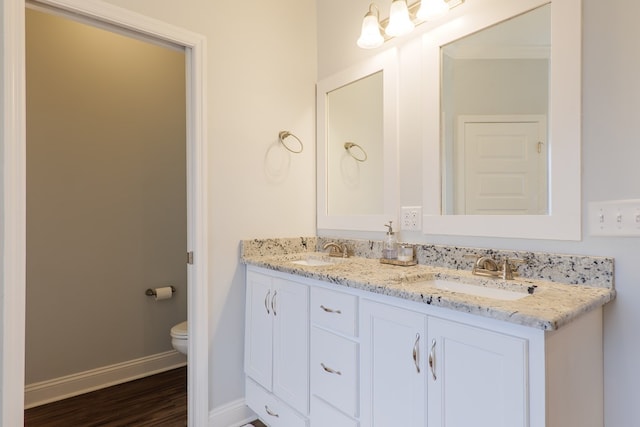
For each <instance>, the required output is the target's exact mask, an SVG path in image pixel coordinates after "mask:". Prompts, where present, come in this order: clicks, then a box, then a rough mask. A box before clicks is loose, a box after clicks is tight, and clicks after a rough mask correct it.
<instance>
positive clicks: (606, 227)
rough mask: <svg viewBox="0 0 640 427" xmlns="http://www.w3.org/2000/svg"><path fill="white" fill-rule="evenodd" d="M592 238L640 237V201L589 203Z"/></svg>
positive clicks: (589, 222)
mask: <svg viewBox="0 0 640 427" xmlns="http://www.w3.org/2000/svg"><path fill="white" fill-rule="evenodd" d="M588 224H589V234H590V235H592V236H620V237H624V236H630V237H633V236H640V199H633V200H609V201H604V202H589V220H588Z"/></svg>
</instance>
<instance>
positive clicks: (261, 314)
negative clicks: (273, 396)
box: [244, 271, 273, 390]
mask: <svg viewBox="0 0 640 427" xmlns="http://www.w3.org/2000/svg"><path fill="white" fill-rule="evenodd" d="M246 292H247V295H246V311H245V315H246V318H245V322H246V323H245V333H244V371H245V373H246V374H247V375H248V376H250V377H251V378H253V379H254V380H255V381H256V382H257V383H258V384H260V385H261V386H262V387H264V388H266V389H267V390H271V378H272V375H271V373H272V366H273V363H272V360H273V359H272V354H273V339H272V337H273V331H272V329H273V320H272V319H273V316H272V314H271V311H272V308H271V297H272V290H271V278H270V277H269V276H265V275H263V274H259V273H255V272H253V271H248V272H247V288H246Z"/></svg>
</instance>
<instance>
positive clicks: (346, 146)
mask: <svg viewBox="0 0 640 427" xmlns="http://www.w3.org/2000/svg"><path fill="white" fill-rule="evenodd" d="M354 147H355V148H357V149H358V150H360V152H361V153H362V154H360V155H356V154H354V153H353V151H351V149H352V148H354ZM344 149H345V150H347V153H349V155H350V156H351V157H353V158H354V159H356V160H357V161H359V162H364V161H365V160H367V152H366V151H364V148H362V147H361V146H359V145H358V144H356V143H355V142H345V143H344Z"/></svg>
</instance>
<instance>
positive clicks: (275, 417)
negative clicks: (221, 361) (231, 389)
mask: <svg viewBox="0 0 640 427" xmlns="http://www.w3.org/2000/svg"><path fill="white" fill-rule="evenodd" d="M291 278H292V279H293V278H294V276H291ZM244 367H245V373H246V375H247V377H248V378H247V390H246V391H247V404H248V405H249V407H251V409H253V410H254V411H255V412H256V413H258V414H259V415H260V416H261V418H262V419H264V420H265V422H267V423H269V425H271V426H274V427H275V426H286V427H294V426H306V425H307V421H306V415H307V414H308V412H309V287H308V286H307V285H306V284H303V283H300V282H298V281H294V280H287V279H284V278H281V277H277V276H272V275H269V274H262V273H259V272H256V271H254V270H251V269H249V270H248V271H247V286H246V324H245V359H244ZM294 410H295V411H294Z"/></svg>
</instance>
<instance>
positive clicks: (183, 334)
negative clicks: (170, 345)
mask: <svg viewBox="0 0 640 427" xmlns="http://www.w3.org/2000/svg"><path fill="white" fill-rule="evenodd" d="M188 337H189V334H188V332H187V322H186V321H184V322H181V323H178V324H177V325H175V326H174V327H173V328H171V338H177V339H182V340H185V339H187V338H188Z"/></svg>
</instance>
